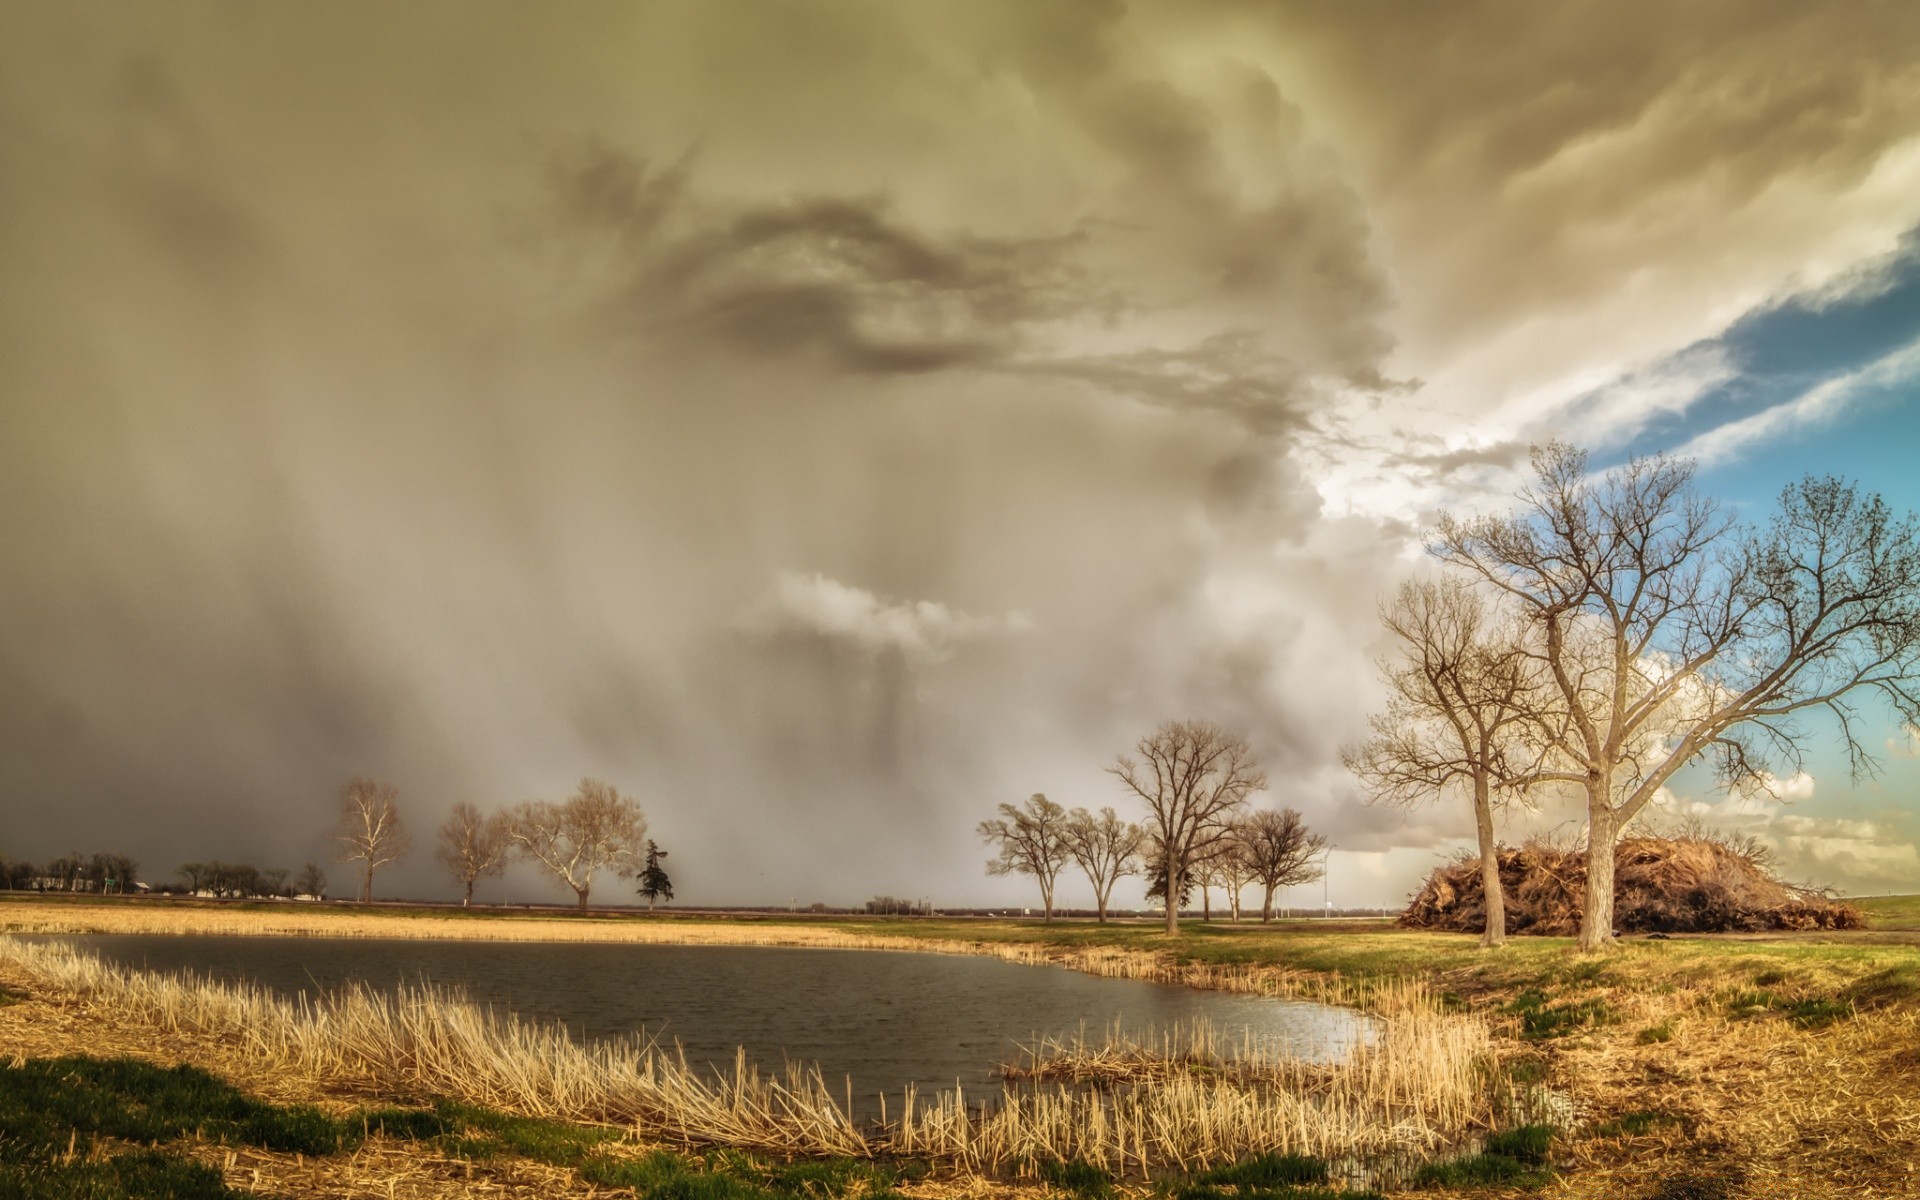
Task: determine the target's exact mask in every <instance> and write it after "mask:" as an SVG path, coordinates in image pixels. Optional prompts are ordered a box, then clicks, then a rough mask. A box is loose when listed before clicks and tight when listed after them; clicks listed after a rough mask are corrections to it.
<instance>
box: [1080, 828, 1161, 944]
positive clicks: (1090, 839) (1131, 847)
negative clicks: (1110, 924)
mask: <svg viewBox="0 0 1920 1200" xmlns="http://www.w3.org/2000/svg"><path fill="white" fill-rule="evenodd" d="M1065 833H1066V839H1067V853H1068V854H1070V855H1072V856H1073V860H1074V861H1075V862H1077V863H1079V864H1080V869H1081V870H1082V871H1085V872H1086V873H1087V882H1088V883H1090V884H1092V885H1093V898H1094V902H1095V904H1096V905H1097V906H1098V909H1099V912H1100V923H1101V924H1102V925H1104V924H1106V923H1107V903H1108V901H1110V900H1111V899H1112V898H1113V885H1114V884H1116V883H1118V882H1120V880H1121V878H1122V877H1124V876H1127V875H1137V874H1139V873H1140V848H1141V846H1142V845H1143V844H1144V842H1145V839H1146V833H1145V831H1143V830H1142V829H1141V828H1140V827H1139V826H1138V825H1135V824H1132V823H1131V822H1127V821H1122V820H1121V819H1120V816H1119V814H1118V813H1116V812H1114V811H1113V809H1112V808H1103V809H1101V810H1100V814H1099V815H1098V816H1095V815H1094V814H1092V813H1090V812H1088V811H1087V810H1086V809H1084V808H1076V809H1074V810H1073V811H1072V812H1070V813H1068V814H1067V824H1066V830H1065Z"/></svg>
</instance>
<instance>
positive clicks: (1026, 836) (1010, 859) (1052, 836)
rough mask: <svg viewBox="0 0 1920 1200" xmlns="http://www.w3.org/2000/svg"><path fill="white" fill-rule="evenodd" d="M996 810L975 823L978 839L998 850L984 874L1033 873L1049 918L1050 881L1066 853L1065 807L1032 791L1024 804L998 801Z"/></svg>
mask: <svg viewBox="0 0 1920 1200" xmlns="http://www.w3.org/2000/svg"><path fill="white" fill-rule="evenodd" d="M999 811H1000V815H999V816H998V817H996V818H994V819H993V820H990V821H982V822H980V824H979V826H978V827H977V832H978V833H979V835H980V838H981V840H982V841H984V842H986V843H987V844H988V845H990V846H997V847H999V850H1000V853H999V854H998V855H996V856H995V857H993V858H991V859H989V860H987V874H989V875H1014V874H1019V875H1031V876H1033V877H1034V880H1035V881H1036V882H1038V883H1039V885H1040V904H1041V906H1042V907H1043V908H1044V909H1045V910H1046V918H1045V919H1046V920H1048V921H1052V920H1053V885H1054V881H1055V880H1057V879H1059V877H1060V869H1061V868H1062V867H1064V866H1066V865H1067V861H1068V859H1069V857H1070V853H1069V851H1068V848H1067V810H1066V809H1064V808H1061V807H1060V806H1059V805H1058V804H1055V803H1054V802H1053V801H1051V800H1049V799H1047V798H1046V797H1045V796H1043V795H1041V794H1040V793H1039V792H1035V793H1034V794H1033V795H1032V796H1030V797H1028V798H1027V803H1026V805H1025V806H1024V807H1021V808H1015V807H1014V806H1013V805H1011V804H1002V805H1001V806H1000V809H999Z"/></svg>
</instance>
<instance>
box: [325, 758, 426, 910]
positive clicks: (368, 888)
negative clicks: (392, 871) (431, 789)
mask: <svg viewBox="0 0 1920 1200" xmlns="http://www.w3.org/2000/svg"><path fill="white" fill-rule="evenodd" d="M399 799H400V791H399V789H398V788H395V787H394V786H393V785H392V784H390V783H376V782H375V781H374V780H371V779H352V780H349V781H348V782H347V786H346V787H344V788H341V789H340V829H339V832H338V833H336V834H335V835H334V840H335V841H337V842H339V843H340V855H339V861H341V862H343V863H346V862H357V863H359V864H361V875H360V902H361V903H362V904H365V903H367V902H368V901H370V900H372V899H373V873H374V871H375V870H376V869H377V868H380V867H384V866H386V865H387V864H388V863H390V862H394V861H396V860H397V859H399V858H400V857H401V856H402V855H404V854H406V853H407V851H409V850H411V849H412V848H413V839H412V838H410V837H409V836H408V835H407V829H406V826H405V825H403V824H401V822H400V809H399V807H398V804H397V802H398V801H399Z"/></svg>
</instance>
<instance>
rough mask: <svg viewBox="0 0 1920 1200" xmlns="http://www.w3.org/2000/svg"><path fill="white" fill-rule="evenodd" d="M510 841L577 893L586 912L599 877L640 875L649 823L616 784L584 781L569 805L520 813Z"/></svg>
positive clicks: (544, 804) (531, 805)
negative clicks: (637, 872)
mask: <svg viewBox="0 0 1920 1200" xmlns="http://www.w3.org/2000/svg"><path fill="white" fill-rule="evenodd" d="M508 836H509V837H510V838H511V839H512V841H513V846H514V849H515V850H517V851H518V852H519V853H520V854H522V855H524V856H526V857H527V858H529V859H531V860H533V861H534V862H536V863H539V864H540V865H541V866H542V867H545V868H546V869H547V870H548V871H550V872H552V874H553V876H554V878H556V879H558V880H559V881H560V882H561V883H564V884H566V885H567V886H568V887H569V888H571V889H573V894H574V895H575V896H577V897H578V898H579V901H580V907H581V908H585V907H586V906H587V896H588V893H590V892H591V891H592V890H593V877H594V875H595V874H597V873H599V872H601V871H606V870H611V871H614V872H616V873H617V874H620V875H631V874H633V872H634V871H635V870H636V869H638V866H639V861H640V853H641V850H642V848H643V847H644V846H645V845H646V836H647V822H646V818H645V817H644V816H643V815H642V814H641V812H640V805H639V804H638V803H637V802H635V801H634V800H632V799H630V798H628V797H626V796H622V795H621V794H620V791H619V789H618V788H616V787H614V786H613V785H612V784H610V783H602V782H601V781H599V780H598V779H582V780H581V781H580V787H579V790H578V791H576V792H575V793H574V794H573V796H572V797H571V798H569V799H567V800H565V801H562V802H560V803H558V804H556V803H554V802H553V801H551V800H530V801H528V802H527V803H525V804H522V805H521V806H520V807H519V808H518V809H515V810H514V813H513V816H512V819H511V821H510V823H509V825H508Z"/></svg>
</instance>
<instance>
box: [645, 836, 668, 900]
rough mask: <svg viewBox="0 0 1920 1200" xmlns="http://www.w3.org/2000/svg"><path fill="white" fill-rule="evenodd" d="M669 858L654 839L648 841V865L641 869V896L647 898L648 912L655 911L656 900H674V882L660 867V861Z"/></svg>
mask: <svg viewBox="0 0 1920 1200" xmlns="http://www.w3.org/2000/svg"><path fill="white" fill-rule="evenodd" d="M666 856H667V852H666V851H665V850H662V849H661V848H660V847H659V846H658V845H657V844H656V843H655V842H654V840H653V839H652V838H648V839H647V865H646V866H644V867H642V868H641V869H640V889H639V891H640V894H641V895H642V896H645V897H646V898H647V911H648V912H652V911H653V903H654V901H656V900H667V901H671V900H672V899H673V880H671V879H668V878H667V873H666V871H665V870H663V869H662V868H661V866H660V860H661V859H663V858H665V857H666Z"/></svg>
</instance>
